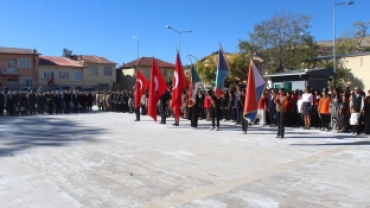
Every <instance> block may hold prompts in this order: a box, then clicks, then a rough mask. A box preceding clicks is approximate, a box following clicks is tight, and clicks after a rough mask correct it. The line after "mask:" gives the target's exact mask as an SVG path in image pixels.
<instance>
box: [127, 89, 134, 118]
mask: <svg viewBox="0 0 370 208" xmlns="http://www.w3.org/2000/svg"><path fill="white" fill-rule="evenodd" d="M128 112H129V113H134V99H133V97H132V95H131V94H129V95H128Z"/></svg>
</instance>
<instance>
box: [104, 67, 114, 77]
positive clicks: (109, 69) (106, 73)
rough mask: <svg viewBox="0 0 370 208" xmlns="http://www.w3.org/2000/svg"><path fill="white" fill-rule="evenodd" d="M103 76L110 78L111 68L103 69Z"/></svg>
mask: <svg viewBox="0 0 370 208" xmlns="http://www.w3.org/2000/svg"><path fill="white" fill-rule="evenodd" d="M104 76H112V68H111V67H104Z"/></svg>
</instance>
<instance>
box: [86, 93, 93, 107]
mask: <svg viewBox="0 0 370 208" xmlns="http://www.w3.org/2000/svg"><path fill="white" fill-rule="evenodd" d="M93 100H94V98H93V95H92V94H91V92H90V91H89V94H88V95H87V111H88V112H92V105H93Z"/></svg>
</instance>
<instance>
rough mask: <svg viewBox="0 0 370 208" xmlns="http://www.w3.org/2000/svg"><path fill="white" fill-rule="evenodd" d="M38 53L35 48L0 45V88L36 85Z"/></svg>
mask: <svg viewBox="0 0 370 208" xmlns="http://www.w3.org/2000/svg"><path fill="white" fill-rule="evenodd" d="M39 55H40V54H39V53H38V52H37V51H36V50H35V49H23V48H7V47H0V88H2V87H4V88H5V87H7V88H8V89H10V90H15V89H21V88H24V87H37V85H38V79H37V75H38V62H39Z"/></svg>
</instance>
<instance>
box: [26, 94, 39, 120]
mask: <svg viewBox="0 0 370 208" xmlns="http://www.w3.org/2000/svg"><path fill="white" fill-rule="evenodd" d="M28 101H29V105H30V114H31V115H35V108H36V101H37V99H36V94H35V93H34V92H33V90H31V92H30V94H29V95H28Z"/></svg>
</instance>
